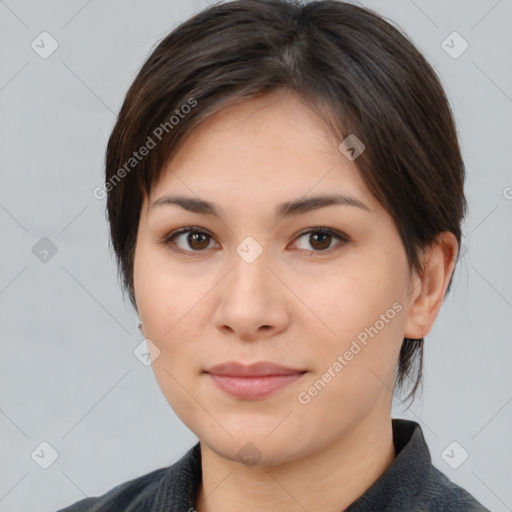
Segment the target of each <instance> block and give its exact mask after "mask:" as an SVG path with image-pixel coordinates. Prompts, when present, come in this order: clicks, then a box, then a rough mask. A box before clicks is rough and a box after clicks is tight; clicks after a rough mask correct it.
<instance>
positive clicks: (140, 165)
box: [105, 0, 467, 398]
mask: <svg viewBox="0 0 512 512" xmlns="http://www.w3.org/2000/svg"><path fill="white" fill-rule="evenodd" d="M280 88H286V89H289V90H292V91H294V92H295V93H297V94H298V96H299V97H300V98H301V99H302V100H303V101H304V102H305V103H306V104H307V105H308V106H309V107H310V108H312V109H314V110H315V111H316V112H317V113H318V114H319V115H320V116H321V117H322V118H323V119H324V120H325V121H326V122H327V123H328V124H329V126H330V127H331V128H332V129H333V130H334V133H335V134H336V135H337V137H339V140H340V142H341V141H342V140H343V139H345V137H347V136H348V135H349V134H355V135H356V136H357V137H358V138H359V139H360V140H362V141H363V143H364V144H365V146H366V149H365V151H364V152H363V153H362V154H361V155H360V156H359V157H358V159H357V161H356V164H357V168H358V172H359V173H360V175H361V178H362V179H363V181H364V183H365V184H366V186H367V187H368V189H369V190H370V191H371V192H372V193H373V194H374V196H375V197H376V198H377V200H378V201H379V202H380V203H381V204H382V205H383V207H384V208H385V209H386V210H387V211H388V212H389V213H390V215H391V216H392V218H393V219H394V221H395V223H396V226H397V228H398V231H399V233H400V236H401V239H402V242H403V245H404V248H405V251H406V254H407V259H408V262H409V268H410V270H411V271H412V270H413V269H414V270H415V271H417V272H418V273H419V275H422V268H423V263H422V254H423V253H422V250H423V249H425V248H426V247H427V246H429V245H431V244H433V243H434V242H435V241H436V240H437V237H438V235H439V234H440V233H441V232H442V231H451V232H452V233H453V234H454V235H455V236H456V238H457V241H458V243H459V247H460V240H461V227H460V226H461V222H462V219H463V218H464V216H465V214H466V208H467V206H466V200H465V197H464V179H465V169H464V163H463V160H462V157H461V153H460V148H459V144H458V140H457V134H456V128H455V124H454V121H453V117H452V112H451V109H450V106H449V103H448V100H447V98H446V96H445V93H444V90H443V87H442V86H441V84H440V81H439V79H438V77H437V75H436V73H435V72H434V70H433V69H432V67H431V66H430V65H429V63H428V62H427V61H426V59H425V58H424V57H423V56H422V54H421V53H420V52H419V51H418V50H417V49H416V47H415V46H414V44H413V43H412V42H411V41H410V40H409V38H408V37H407V36H406V35H405V34H403V33H402V32H401V31H400V30H399V29H398V28H396V27H394V26H393V25H392V24H390V23H389V22H387V21H385V20H384V19H383V18H382V17H381V16H380V15H378V14H376V13H375V12H373V11H371V10H369V9H367V8H363V7H358V6H355V5H352V4H349V3H345V2H341V1H335V0H324V1H312V2H309V3H303V2H301V1H299V0H236V1H230V2H226V3H221V4H218V5H214V6H212V7H209V8H207V9H205V10H203V11H202V12H200V13H198V14H197V15H195V16H193V17H192V18H190V19H189V20H187V21H185V22H184V23H182V24H181V25H179V26H178V27H177V28H176V29H174V30H173V31H172V32H171V33H170V34H169V35H168V36H166V37H165V38H164V39H163V40H162V41H161V42H160V43H159V44H158V46H157V47H156V48H155V50H154V51H153V52H152V54H151V55H150V57H149V58H148V60H147V61H146V62H145V63H144V65H143V66H142V68H141V70H140V72H139V73H138V75H137V77H136V78H135V81H134V82H133V84H132V85H131V87H130V89H129V91H128V93H127V95H126V98H125V101H124V103H123V105H122V108H121V111H120V113H119V117H118V119H117V122H116V124H115V127H114V129H113V131H112V134H111V136H110V139H109V142H108V147H107V152H106V176H105V178H106V180H105V184H106V186H105V189H106V191H107V217H108V221H109V224H110V234H111V245H112V248H113V250H114V252H115V255H116V259H117V264H118V272H119V277H120V279H121V281H122V286H123V289H124V291H128V293H129V297H130V301H131V303H132V305H133V306H134V308H135V309H137V305H136V301H135V295H134V287H133V265H134V252H135V244H136V237H137V230H138V223H139V218H140V211H141V206H142V201H143V197H144V196H143V191H145V192H146V194H147V195H148V196H149V192H150V189H151V185H152V184H153V183H154V182H155V181H156V179H157V178H158V177H159V175H160V173H161V171H162V168H163V167H164V164H165V163H166V162H167V161H168V159H169V158H170V156H171V154H172V153H173V152H175V151H176V150H177V148H178V147H179V143H181V142H183V140H184V136H185V135H186V134H188V133H190V131H191V130H192V129H193V128H194V127H196V126H197V125H198V124H199V123H200V122H201V121H203V120H204V119H205V118H207V117H208V116H210V115H212V114H213V113H215V112H216V111H218V110H220V109H221V108H223V107H225V106H227V105H232V104H234V103H237V102H239V101H243V100H246V99H250V98H253V97H255V96H259V95H262V94H266V93H270V92H272V91H276V90H277V89H280ZM185 106H187V108H185ZM164 132H165V133H164ZM143 147H145V148H146V150H145V151H142V148H143ZM139 149H140V150H141V151H140V153H141V155H145V156H141V155H139V153H138V151H139ZM134 152H135V153H134ZM135 155H136V156H135ZM132 164H133V165H132ZM132 168H133V169H134V171H133V172H130V170H131V169H132ZM452 278H453V276H452ZM451 283H452V279H450V283H449V285H448V289H447V291H449V290H450V287H451ZM417 356H419V357H417ZM415 359H419V366H418V368H417V371H416V377H415V379H413V383H414V386H413V389H412V391H411V392H410V394H409V395H408V397H407V398H409V397H411V396H412V397H413V398H414V395H415V393H416V391H417V388H418V385H419V383H420V381H421V377H422V360H423V338H422V339H421V340H409V339H407V338H405V339H404V341H403V344H402V347H401V351H400V357H399V361H398V367H397V374H396V384H398V386H399V387H400V388H401V387H403V384H404V382H405V378H406V377H407V378H410V377H411V374H412V372H413V368H414V363H415Z"/></svg>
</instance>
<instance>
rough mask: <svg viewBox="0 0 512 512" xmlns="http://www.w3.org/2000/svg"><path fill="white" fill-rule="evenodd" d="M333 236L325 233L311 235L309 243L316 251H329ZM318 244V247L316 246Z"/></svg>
mask: <svg viewBox="0 0 512 512" xmlns="http://www.w3.org/2000/svg"><path fill="white" fill-rule="evenodd" d="M331 238H332V237H331V235H330V234H329V233H324V232H322V231H321V232H316V233H314V234H310V235H309V243H310V244H312V246H313V248H314V249H317V250H324V249H328V248H329V246H330V245H331ZM316 244H318V245H316Z"/></svg>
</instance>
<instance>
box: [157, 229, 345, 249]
mask: <svg viewBox="0 0 512 512" xmlns="http://www.w3.org/2000/svg"><path fill="white" fill-rule="evenodd" d="M186 233H200V234H203V235H206V236H208V237H210V238H211V239H212V240H215V237H214V236H213V235H212V234H211V233H210V232H209V231H208V230H207V229H205V228H201V227H198V226H186V227H183V228H178V229H175V230H174V231H171V232H170V233H168V234H167V235H165V236H164V237H163V239H162V240H161V241H159V243H160V244H163V245H171V244H174V239H175V238H177V237H178V236H180V235H183V234H186ZM309 233H324V234H328V235H330V236H332V237H334V238H337V239H338V240H339V242H338V243H337V244H335V245H334V246H333V247H331V248H330V249H325V250H321V251H318V250H316V251H315V250H314V249H311V250H307V249H301V250H303V251H307V252H308V253H310V254H316V255H319V256H320V255H326V254H330V253H332V252H333V251H335V250H337V249H340V248H341V246H343V245H345V244H347V243H349V242H350V241H351V239H350V237H349V236H348V235H346V234H345V233H343V232H341V231H338V230H337V229H333V228H328V227H323V226H314V227H309V228H306V229H304V230H302V231H300V232H299V233H297V234H296V235H295V236H294V238H293V241H294V242H295V241H296V240H298V239H300V238H302V237H303V236H304V235H307V234H309ZM217 244H218V243H217ZM174 245H175V244H174ZM171 250H172V251H174V252H177V253H182V254H189V255H193V256H200V255H201V253H204V252H206V251H207V249H203V250H201V251H193V250H183V249H180V248H177V247H176V246H175V247H172V248H171Z"/></svg>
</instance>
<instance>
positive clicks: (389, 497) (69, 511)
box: [58, 419, 490, 512]
mask: <svg viewBox="0 0 512 512" xmlns="http://www.w3.org/2000/svg"><path fill="white" fill-rule="evenodd" d="M392 425H393V442H394V445H395V451H396V453H397V456H396V458H395V460H394V461H393V462H392V463H391V465H390V466H389V467H388V468H387V469H386V471H385V472H384V473H383V475H382V476H381V477H380V478H379V479H378V480H377V481H376V482H374V483H373V485H372V486H370V488H369V489H368V490H367V491H366V492H365V493H364V494H363V495H361V496H360V497H359V498H358V499H357V500H356V501H354V502H353V503H352V504H351V505H350V506H349V507H348V508H346V509H345V511H346V512H427V511H428V512H430V511H431V512H434V511H435V512H442V511H445V512H490V511H489V510H488V509H486V508H485V507H484V506H483V505H481V504H480V503H479V502H478V501H477V500H476V499H475V498H474V497H473V496H472V495H471V494H469V493H468V492H467V491H466V490H464V489H463V488H462V487H459V486H458V485H456V484H455V483H453V482H452V481H451V480H449V479H448V477H446V476H445V475H444V474H443V473H441V472H440V471H439V470H438V469H436V468H435V467H434V466H433V465H432V462H431V458H430V452H429V450H428V447H427V444H426V442H425V438H424V437H423V432H422V430H421V427H420V425H419V424H418V423H416V422H415V421H410V420H404V419H392ZM200 482H201V451H200V447H199V443H197V444H196V445H195V446H193V447H192V448H191V449H190V450H189V451H188V452H187V453H186V454H185V455H184V456H183V457H182V458H181V459H180V460H179V461H178V462H176V463H175V464H173V465H172V466H169V467H166V468H160V469H157V470H155V471H152V472H151V473H148V474H146V475H143V476H141V477H138V478H135V479H133V480H130V481H128V482H125V483H122V484H120V485H118V486H117V487H114V488H113V489H111V490H110V491H109V492H107V493H106V494H104V495H103V496H100V497H93V498H86V499H83V500H81V501H78V502H77V503H75V504H74V505H71V506H70V507H67V508H65V509H61V510H59V511H58V512H118V511H119V512H121V511H122V512H194V510H195V501H196V496H197V491H198V487H199V484H200ZM340 512H341V511H340Z"/></svg>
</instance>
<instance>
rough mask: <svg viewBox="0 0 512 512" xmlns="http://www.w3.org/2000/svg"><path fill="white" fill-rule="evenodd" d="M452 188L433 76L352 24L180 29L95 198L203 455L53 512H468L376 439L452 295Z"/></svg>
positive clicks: (224, 13) (170, 391) (253, 20)
mask: <svg viewBox="0 0 512 512" xmlns="http://www.w3.org/2000/svg"><path fill="white" fill-rule="evenodd" d="M463 187H464V164H463V161H462V158H461V154H460V150H459V145H458V141H457V136H456V130H455V127H454V122H453V118H452V115H451V112H450V108H449V105H448V102H447V99H446V96H445V94H444V91H443V89H442V87H441V85H440V83H439V81H438V79H437V77H436V75H435V73H434V71H433V70H432V68H431V67H430V66H429V64H428V63H427V62H426V60H425V59H424V58H423V56H422V55H421V54H420V53H419V52H418V50H417V49H416V48H415V47H414V46H413V45H412V43H411V42H410V41H409V40H408V39H407V38H406V37H405V36H404V35H402V34H401V33H400V32H399V31H398V30H397V29H396V28H394V27H393V26H392V25H390V24H389V23H387V22H386V21H384V20H383V19H382V18H381V17H379V16H378V15H376V14H375V13H373V12H372V11H370V10H367V9H364V8H361V7H356V6H354V5H351V4H346V3H343V2H337V1H321V2H311V3H309V4H304V5H302V4H301V3H299V2H294V1H291V0H243V1H234V2H227V3H224V4H221V5H217V6H213V7H210V8H208V9H206V10H205V11H203V12H201V13H199V14H198V15H196V16H194V17H193V18H192V19H190V20H188V21H186V22H185V23H183V24H182V25H181V26H179V27H178V28H176V29H175V30H174V31H173V32H172V33H171V34H169V35H168V36H167V37H166V38H165V39H164V40H163V41H162V42H161V43H160V44H159V45H158V47H157V48H156V49H155V51H154V52H153V53H152V55H151V56H150V57H149V59H148V61H147V62H146V63H145V64H144V66H143V67H142V69H141V71H140V73H139V74H138V76H137V78H136V79H135V81H134V83H133V84H132V86H131V88H130V90H129V91H128V93H127V96H126V99H125V102H124V104H123V106H122V109H121V112H120V115H119V118H118V120H117V123H116V125H115V127H114V130H113V132H112V135H111V137H110V140H109V144H108V148H107V158H106V180H105V187H104V189H103V190H98V191H97V192H98V194H101V193H105V194H107V211H108V219H109V223H110V230H111V240H112V246H113V249H114V251H115V253H116V257H117V261H118V265H119V271H120V276H121V278H122V280H123V285H124V287H125V289H126V290H127V292H128V293H129V296H130V299H131V302H132V304H133V306H134V307H135V309H136V310H137V312H138V314H139V316H140V319H141V324H140V328H141V331H142V333H143V335H144V337H145V338H146V340H147V345H148V350H149V359H150V361H151V363H152V366H153V369H154V372H155V375H156V378H157V380H158V383H159V385H160V387H161V389H162V392H163V393H164V396H165V397H166V399H167V400H168V402H169V404H170V406H171V407H172V408H173V409H174V411H175V412H176V414H177V415H178V416H179V417H180V418H181V419H182V421H183V422H184V423H185V424H186V425H187V426H188V427H189V428H190V429H191V430H192V431H193V432H194V434H195V435H196V436H197V437H198V439H199V443H198V444H197V445H196V446H194V447H192V448H191V449H190V450H189V451H188V452H187V454H186V455H185V456H184V457H183V458H182V459H181V460H180V461H178V462H177V463H176V464H174V465H172V466H170V467H168V468H161V469H158V470H155V471H153V472H151V473H149V474H146V475H144V476H141V477H139V478H136V479H134V480H131V481H129V482H125V483H123V484H120V485H119V486H117V487H115V488H114V489H112V490H110V491H109V492H108V493H106V494H105V495H103V496H101V497H94V498H87V499H85V500H82V501H80V502H78V503H76V504H75V505H72V506H70V507H68V508H66V509H64V510H65V511H66V512H78V511H89V512H92V511H100V510H101V511H107V510H108V511H114V510H119V511H121V510H122V511H125V512H128V511H130V512H132V511H147V512H149V511H164V510H165V511H168V510H171V511H192V510H197V511H198V512H217V511H229V510H242V509H243V510H273V511H280V510H286V511H290V510H307V511H314V510H322V511H324V512H335V511H336V512H338V511H341V510H346V511H351V512H354V511H384V510H385V511H406V510H407V511H413V510H414V511H417V510H422V511H439V510H450V511H470V510H471V511H484V510H486V509H485V508H484V507H483V506H482V505H481V504H480V503H478V502H477V501H476V499H475V498H474V497H473V496H472V495H471V494H469V493H468V492H467V491H465V490H464V489H462V488H461V487H459V486H457V485H455V484H454V483H453V482H451V481H450V480H449V479H448V478H447V477H446V476H445V475H444V474H443V473H441V472H440V471H439V470H437V469H436V468H435V467H434V466H433V465H432V463H431V459H430V454H429V451H428V448H427V445H426V443H425V439H424V437H423V433H422V430H421V427H420V426H419V424H418V423H416V422H413V421H408V420H401V419H392V418H391V405H392V397H393V392H394V390H395V388H396V389H401V388H403V387H404V385H405V383H406V382H407V380H411V381H412V384H413V386H412V391H411V392H410V394H409V398H411V397H414V395H415V393H416V392H417V390H418V388H419V384H420V381H421V368H422V365H421V361H422V359H421V358H422V354H423V352H422V351H423V338H424V336H426V335H427V334H428V333H429V332H430V330H431V328H432V325H433V323H434V320H435V319H436V317H437V315H438V313H439V310H440V308H441V306H442V303H443V300H444V297H445V295H446V293H447V292H448V291H449V290H450V285H451V281H452V276H453V272H454V268H455V264H456V261H457V257H458V252H459V245H460V242H461V228H460V226H461V221H462V219H463V218H464V215H465V212H466V200H465V197H464V191H463Z"/></svg>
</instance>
